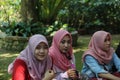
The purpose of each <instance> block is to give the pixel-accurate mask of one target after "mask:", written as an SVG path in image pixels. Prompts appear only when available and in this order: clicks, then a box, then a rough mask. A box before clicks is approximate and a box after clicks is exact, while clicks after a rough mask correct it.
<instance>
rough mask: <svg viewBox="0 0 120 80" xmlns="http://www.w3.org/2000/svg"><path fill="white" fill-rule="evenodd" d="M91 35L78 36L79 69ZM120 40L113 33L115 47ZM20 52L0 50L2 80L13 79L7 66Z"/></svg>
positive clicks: (77, 58)
mask: <svg viewBox="0 0 120 80" xmlns="http://www.w3.org/2000/svg"><path fill="white" fill-rule="evenodd" d="M90 37H91V36H87V35H84V36H80V37H79V38H78V46H77V47H74V54H75V58H76V66H77V70H79V71H80V70H81V68H82V61H81V57H82V54H83V52H84V51H85V50H86V49H87V46H88V43H89V40H90ZM119 42H120V35H113V41H112V45H113V47H114V48H115V49H116V47H117V45H118V43H119ZM18 54H19V52H15V51H6V50H2V49H1V50H0V80H10V79H11V75H9V74H8V73H7V67H8V65H9V64H10V63H11V62H12V61H13V60H14V58H15V57H16V56H17V55H18Z"/></svg>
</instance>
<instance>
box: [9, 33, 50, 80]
mask: <svg viewBox="0 0 120 80" xmlns="http://www.w3.org/2000/svg"><path fill="white" fill-rule="evenodd" d="M41 42H44V43H46V44H47V45H48V42H47V40H46V38H45V37H44V36H43V35H39V34H36V35H34V36H32V37H30V39H29V42H28V45H27V47H26V48H25V49H24V50H23V51H21V52H20V55H19V56H18V57H17V58H16V59H22V60H23V61H25V63H26V65H27V68H28V71H29V74H30V76H31V78H32V79H31V80H42V78H43V76H44V73H45V71H46V70H47V69H50V68H51V66H52V61H51V59H50V57H49V56H47V57H46V58H45V59H44V60H43V61H38V60H37V59H36V58H35V57H34V50H35V48H36V46H37V45H38V44H39V43H41ZM16 59H15V60H16ZM15 60H14V61H13V62H12V63H11V64H10V65H9V67H8V73H12V71H13V65H14V62H15ZM42 74H43V75H42Z"/></svg>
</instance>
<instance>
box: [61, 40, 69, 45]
mask: <svg viewBox="0 0 120 80" xmlns="http://www.w3.org/2000/svg"><path fill="white" fill-rule="evenodd" d="M61 43H62V44H65V43H68V44H70V43H71V42H70V40H69V41H64V40H63V41H61Z"/></svg>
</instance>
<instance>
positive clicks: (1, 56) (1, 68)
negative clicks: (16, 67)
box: [0, 50, 18, 80]
mask: <svg viewBox="0 0 120 80" xmlns="http://www.w3.org/2000/svg"><path fill="white" fill-rule="evenodd" d="M17 55H18V52H14V51H13V52H11V51H5V50H1V51H0V80H10V78H11V75H9V74H8V73H7V68H8V65H9V64H10V63H11V62H12V61H13V60H14V58H15V57H16V56H17Z"/></svg>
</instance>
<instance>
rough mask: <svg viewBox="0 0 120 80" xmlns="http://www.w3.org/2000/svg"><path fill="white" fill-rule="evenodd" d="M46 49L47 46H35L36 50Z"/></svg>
mask: <svg viewBox="0 0 120 80" xmlns="http://www.w3.org/2000/svg"><path fill="white" fill-rule="evenodd" d="M42 48H43V49H48V46H37V47H36V49H42Z"/></svg>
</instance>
